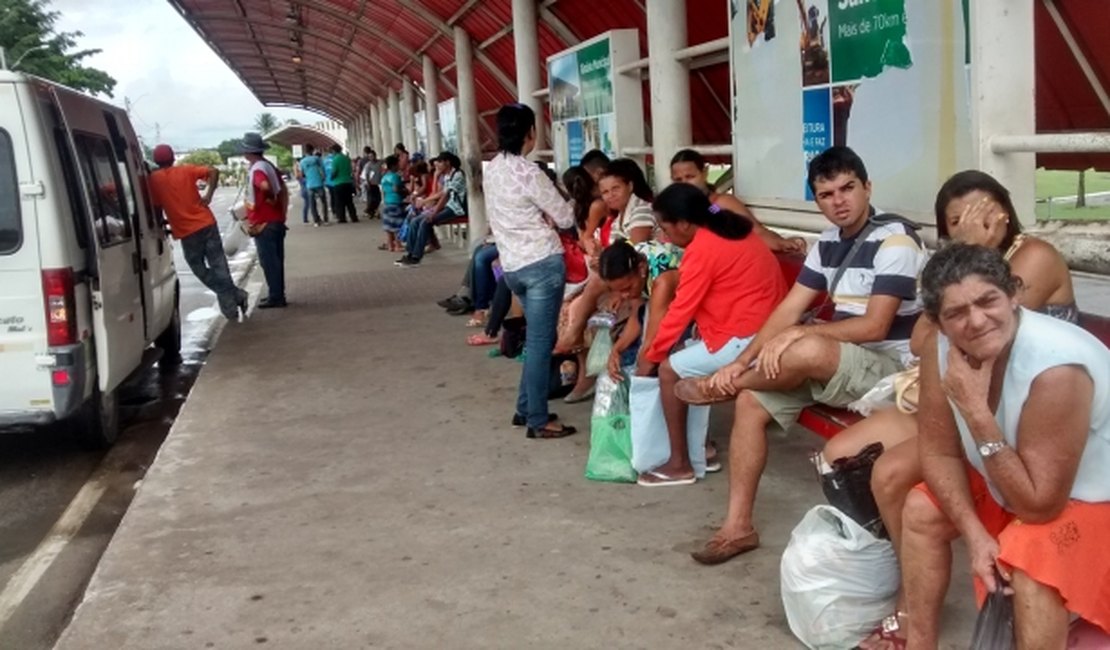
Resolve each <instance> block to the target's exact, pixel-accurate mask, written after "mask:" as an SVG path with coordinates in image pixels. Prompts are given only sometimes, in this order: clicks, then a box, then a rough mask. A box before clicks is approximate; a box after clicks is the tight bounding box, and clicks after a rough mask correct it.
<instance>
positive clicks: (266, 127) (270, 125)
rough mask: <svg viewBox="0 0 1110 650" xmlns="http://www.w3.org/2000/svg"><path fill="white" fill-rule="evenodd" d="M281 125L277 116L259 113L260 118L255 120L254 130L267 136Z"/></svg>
mask: <svg viewBox="0 0 1110 650" xmlns="http://www.w3.org/2000/svg"><path fill="white" fill-rule="evenodd" d="M280 125H281V122H279V121H278V118H277V116H275V115H274V114H273V113H259V114H258V116H257V117H255V118H254V130H255V131H258V132H259V133H261V134H262V135H266V134H267V133H269V132H270V131H273V130H274V129H276V128H278V127H279V126H280Z"/></svg>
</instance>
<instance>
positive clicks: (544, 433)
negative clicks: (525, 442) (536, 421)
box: [526, 424, 578, 440]
mask: <svg viewBox="0 0 1110 650" xmlns="http://www.w3.org/2000/svg"><path fill="white" fill-rule="evenodd" d="M576 433H578V429H575V428H574V427H572V426H570V425H567V424H560V425H559V428H558V429H548V428H547V427H544V428H543V429H533V428H531V427H529V428H528V433H527V434H526V435H527V436H528V437H529V438H534V439H544V440H549V439H553V438H566V437H567V436H572V435H574V434H576Z"/></svg>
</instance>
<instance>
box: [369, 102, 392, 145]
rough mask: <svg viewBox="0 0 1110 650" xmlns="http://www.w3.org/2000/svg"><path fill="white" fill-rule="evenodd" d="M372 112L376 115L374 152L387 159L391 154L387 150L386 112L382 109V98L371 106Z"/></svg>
mask: <svg viewBox="0 0 1110 650" xmlns="http://www.w3.org/2000/svg"><path fill="white" fill-rule="evenodd" d="M370 110H371V112H372V113H373V114H374V122H373V130H374V150H375V151H377V152H378V157H379V158H385V157H386V156H387V155H389V154H388V152H387V151H386V148H385V111H384V110H383V109H382V99H381V98H380V97H378V98H377V99H375V100H374V103H373V104H371V105H370Z"/></svg>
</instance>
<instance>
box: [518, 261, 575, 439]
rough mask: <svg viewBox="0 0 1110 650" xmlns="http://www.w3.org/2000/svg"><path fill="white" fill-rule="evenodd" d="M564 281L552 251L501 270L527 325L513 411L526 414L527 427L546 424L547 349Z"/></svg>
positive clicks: (551, 344)
mask: <svg viewBox="0 0 1110 650" xmlns="http://www.w3.org/2000/svg"><path fill="white" fill-rule="evenodd" d="M566 281H567V267H566V264H565V263H564V262H563V256H562V255H552V256H550V257H547V258H544V259H542V260H540V261H538V262H533V263H532V264H529V265H528V266H525V267H524V268H522V269H517V270H516V271H512V272H509V273H506V274H505V282H507V283H508V285H509V288H510V289H512V291H513V294H515V295H516V297H517V298H519V299H520V302H521V304H522V305H523V306H524V320H525V322H526V323H527V327H528V333H527V335H526V336H525V339H524V354H525V359H524V368H523V369H522V370H521V373H520V390H519V393H518V395H517V400H516V412H517V413H519V414H522V415H525V416H526V418H527V421H528V427H529V428H530V429H542V428H543V427H545V426H546V425H547V394H548V382H549V380H550V378H551V351H552V350H553V349H555V334H556V328H557V327H558V325H559V309H560V308H561V307H562V305H563V289H564V287H565V285H566Z"/></svg>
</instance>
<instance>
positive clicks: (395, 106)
mask: <svg viewBox="0 0 1110 650" xmlns="http://www.w3.org/2000/svg"><path fill="white" fill-rule="evenodd" d="M398 142H402V140H401V107H400V98H398V97H397V91H396V90H392V89H390V91H389V142H388V143H387V144H386V146H387V147H388V149H389V152H390V153H392V152H393V147H394V146H396V145H397V143H398ZM409 153H412V152H411V151H410V152H409Z"/></svg>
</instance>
